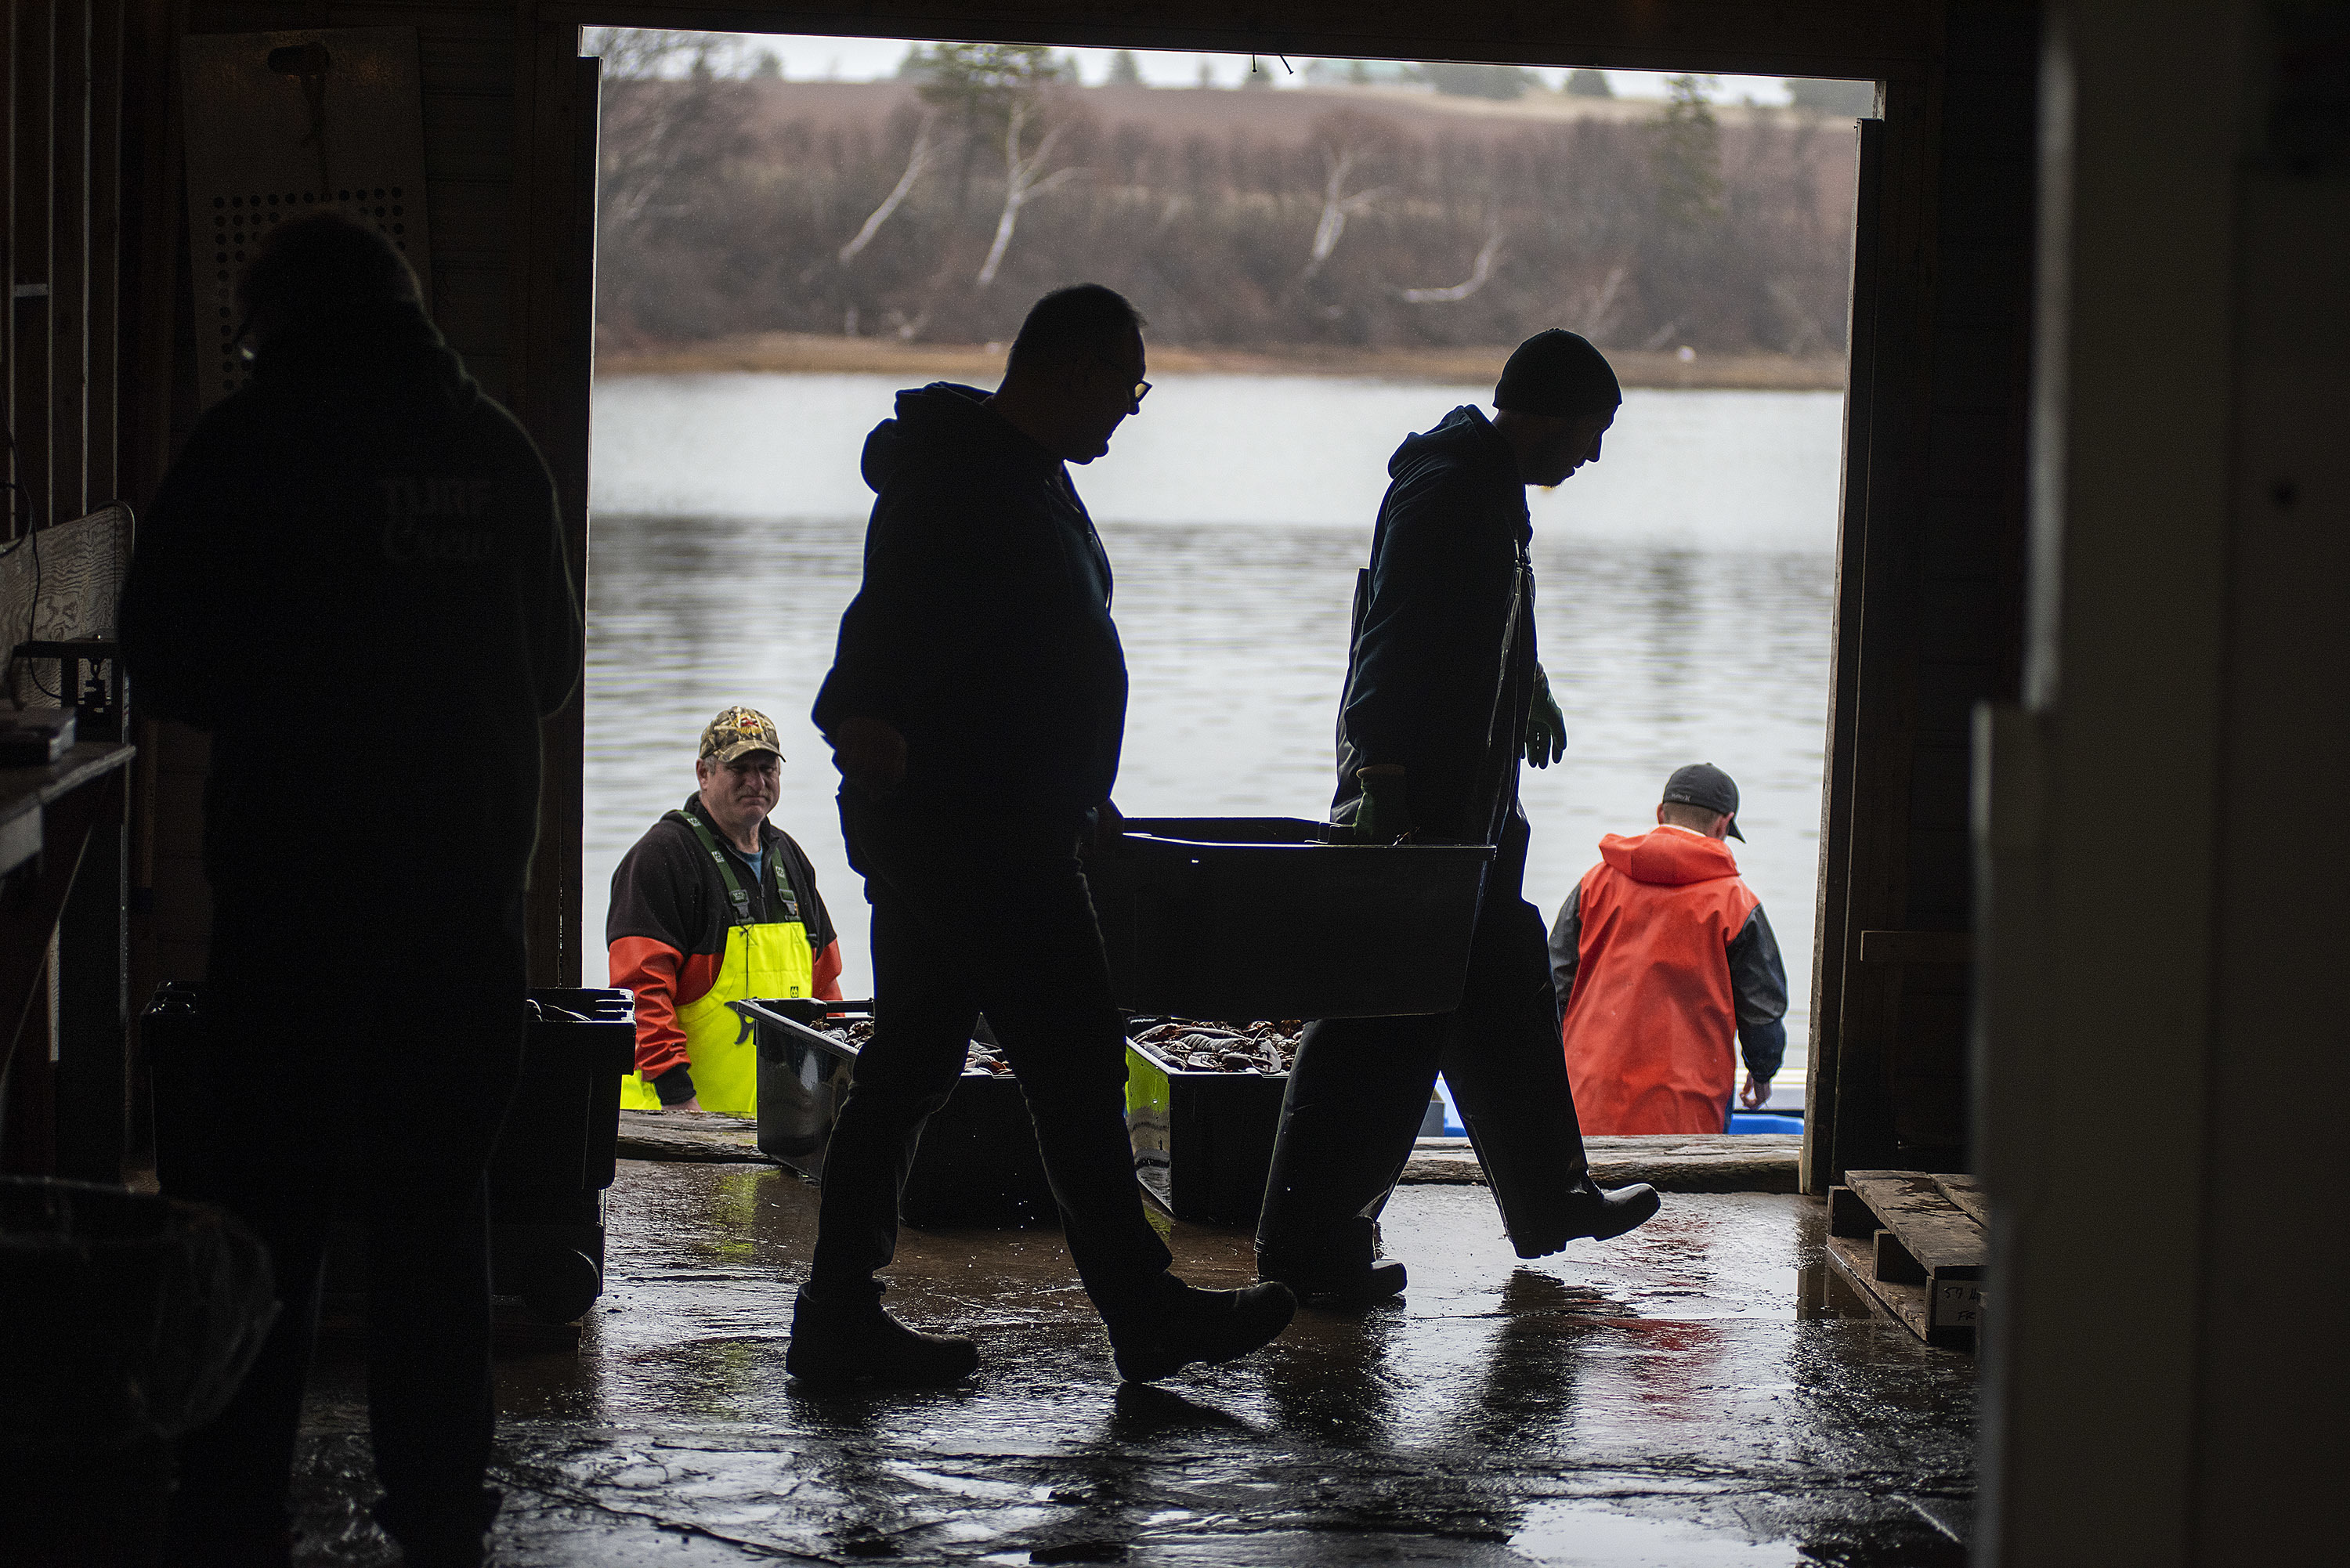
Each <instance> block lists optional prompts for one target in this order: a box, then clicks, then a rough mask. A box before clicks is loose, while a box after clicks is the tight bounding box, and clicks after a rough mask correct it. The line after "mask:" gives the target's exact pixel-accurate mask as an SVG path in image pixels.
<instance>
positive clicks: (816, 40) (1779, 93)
mask: <svg viewBox="0 0 2350 1568" xmlns="http://www.w3.org/2000/svg"><path fill="white" fill-rule="evenodd" d="M733 37H734V38H736V39H737V40H739V42H740V46H741V47H742V48H743V51H744V54H745V56H746V57H747V56H748V55H751V54H754V53H755V52H756V51H758V50H760V49H772V50H773V51H775V54H776V55H777V56H779V57H781V58H782V60H783V63H784V75H785V77H787V78H790V79H792V80H794V81H872V80H875V79H877V78H883V77H889V76H894V75H896V74H897V70H898V65H899V61H901V60H903V59H904V58H905V57H906V51H907V49H908V48H909V47H912V46H910V45H909V44H907V43H906V42H905V40H903V39H900V38H828V37H814V36H796V35H790V34H759V33H740V34H735V35H733ZM1062 52H1063V53H1064V54H1065V55H1071V56H1075V57H1076V60H1077V67H1078V70H1079V71H1080V72H1081V73H1082V74H1083V76H1084V78H1085V80H1086V82H1087V85H1092V84H1095V83H1098V82H1100V81H1101V80H1103V79H1104V78H1106V77H1107V76H1108V75H1109V61H1110V56H1111V54H1112V53H1113V51H1111V50H1108V49H1067V50H1064V51H1062ZM1134 57H1135V60H1136V62H1137V63H1138V64H1139V65H1140V67H1142V79H1143V80H1144V81H1146V82H1149V84H1150V85H1151V86H1153V87H1197V86H1198V85H1199V84H1200V71H1201V67H1202V66H1204V67H1206V68H1207V70H1208V73H1209V75H1210V77H1211V78H1212V79H1213V80H1214V82H1215V84H1216V85H1217V86H1218V87H1237V86H1239V85H1240V80H1241V78H1242V76H1243V74H1244V73H1245V72H1246V71H1247V70H1248V68H1249V59H1250V57H1248V56H1247V55H1201V54H1192V53H1189V52H1182V53H1177V52H1170V51H1161V50H1155V49H1137V50H1135V51H1134ZM1257 59H1258V62H1259V63H1260V64H1261V65H1262V66H1263V67H1264V68H1265V69H1266V70H1267V71H1268V72H1269V73H1270V74H1271V75H1272V77H1273V85H1274V87H1276V88H1285V87H1296V86H1300V85H1302V84H1303V81H1304V78H1303V77H1302V76H1298V75H1294V74H1292V73H1291V72H1290V71H1285V70H1284V69H1283V68H1282V63H1281V61H1280V60H1278V59H1276V58H1274V57H1272V56H1270V55H1262V56H1258V57H1257ZM1289 64H1290V66H1292V67H1295V69H1296V70H1298V71H1303V70H1304V69H1305V58H1304V57H1302V56H1294V57H1291V59H1290V61H1289ZM1538 69H1540V74H1541V75H1542V77H1543V78H1544V80H1545V81H1547V82H1549V83H1550V85H1551V86H1553V87H1556V86H1558V85H1559V83H1560V81H1561V80H1562V79H1564V78H1565V75H1566V73H1565V71H1564V70H1559V69H1548V68H1540V67H1538ZM1607 79H1608V82H1609V83H1610V84H1611V85H1612V86H1613V87H1614V88H1615V89H1616V93H1617V97H1619V98H1662V97H1663V96H1664V94H1665V88H1664V82H1665V78H1664V74H1663V73H1662V72H1659V71H1609V72H1608V73H1607ZM1715 79H1716V81H1718V82H1719V83H1720V86H1719V88H1717V89H1716V90H1715V91H1714V92H1713V93H1712V94H1711V95H1710V96H1711V97H1712V98H1713V99H1714V100H1715V101H1716V102H1720V103H1736V102H1739V101H1741V100H1742V99H1748V98H1752V99H1753V100H1754V101H1755V102H1757V103H1784V102H1786V101H1787V88H1786V85H1785V83H1784V82H1783V81H1782V80H1781V78H1777V77H1719V78H1715Z"/></svg>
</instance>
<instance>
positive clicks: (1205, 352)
mask: <svg viewBox="0 0 2350 1568" xmlns="http://www.w3.org/2000/svg"><path fill="white" fill-rule="evenodd" d="M1003 353H1004V350H1003V345H1001V344H949V343H902V342H898V341H896V340H894V339H889V338H875V337H825V336H822V335H819V334H815V333H802V332H764V333H755V334H748V335H744V336H741V337H723V338H714V339H712V340H710V341H707V342H702V343H672V344H648V345H641V346H632V347H629V348H611V347H605V348H598V350H597V353H596V374H597V376H598V378H606V377H609V378H614V379H618V378H620V377H624V376H690V375H710V374H725V373H737V374H740V373H750V374H768V375H835V376H844V375H882V376H902V377H905V378H907V379H910V380H911V379H915V378H921V379H941V378H945V379H963V380H970V381H988V382H993V380H994V379H996V378H997V377H1000V376H1001V375H1002V374H1003ZM1509 353H1510V350H1509V348H1507V347H1502V348H1337V347H1330V346H1325V345H1302V346H1298V347H1294V348H1281V349H1278V350H1273V351H1251V350H1246V349H1236V348H1178V347H1173V346H1169V345H1159V344H1154V345H1152V347H1151V349H1150V372H1151V374H1152V375H1154V376H1186V375H1191V376H1203V375H1210V376H1218V375H1220V376H1329V377H1355V378H1362V379H1378V380H1391V381H1434V382H1442V383H1447V384H1453V385H1473V384H1475V383H1477V382H1481V381H1489V380H1492V379H1493V378H1494V377H1495V376H1497V375H1498V374H1500V372H1501V368H1502V362H1503V360H1504V359H1506V358H1509ZM1607 359H1608V363H1610V364H1611V365H1613V366H1614V367H1615V368H1616V374H1617V379H1619V380H1621V381H1622V382H1623V384H1624V385H1625V386H1627V387H1630V388H1637V389H1644V390H1688V391H1696V390H1713V391H1788V392H1840V391H1842V390H1844V372H1845V358H1844V356H1843V355H1841V354H1835V355H1807V356H1797V355H1792V354H1721V355H1714V354H1697V355H1695V356H1693V357H1691V358H1686V359H1685V358H1681V357H1680V356H1679V354H1678V353H1676V352H1673V351H1671V350H1655V351H1651V350H1643V349H1632V348H1611V349H1609V350H1607Z"/></svg>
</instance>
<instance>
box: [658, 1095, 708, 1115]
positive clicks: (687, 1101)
mask: <svg viewBox="0 0 2350 1568" xmlns="http://www.w3.org/2000/svg"><path fill="white" fill-rule="evenodd" d="M661 1109H663V1110H665V1111H694V1112H699V1111H700V1110H701V1109H702V1096H700V1095H688V1096H686V1097H685V1098H684V1099H681V1100H680V1101H678V1103H677V1104H675V1105H673V1106H662V1107H661Z"/></svg>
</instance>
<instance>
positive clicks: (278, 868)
mask: <svg viewBox="0 0 2350 1568" xmlns="http://www.w3.org/2000/svg"><path fill="white" fill-rule="evenodd" d="M238 299H239V303H240V305H241V306H242V307H243V310H244V317H245V321H244V332H243V336H244V341H245V342H246V343H247V344H250V345H252V346H253V347H254V373H253V379H252V380H251V382H250V383H249V384H247V385H246V386H244V387H243V388H240V389H238V390H236V391H235V392H234V393H232V394H231V395H230V396H229V397H227V398H226V399H224V400H223V401H222V402H221V403H220V404H219V405H218V406H216V407H215V408H213V410H211V411H210V412H208V413H207V414H205V416H204V417H203V420H202V421H199V422H198V424H197V426H196V428H195V431H194V433H193V434H192V435H191V436H190V438H189V440H188V444H187V448H186V450H185V451H184V452H182V454H181V457H180V460H179V462H177V463H176V464H174V465H173V467H172V472H171V473H170V474H169V476H168V477H167V478H166V479H165V480H164V483H163V486H162V489H161V493H159V494H158V496H157V498H156V501H155V504H154V507H153V509H152V511H151V513H150V514H149V515H148V517H147V519H146V521H145V523H144V524H143V525H142V526H141V527H140V535H139V546H138V554H137V556H136V558H135V559H134V560H133V562H132V564H131V569H130V582H129V584H128V586H127V587H126V588H125V591H124V595H123V605H122V619H121V626H122V651H123V660H124V663H125V665H126V666H127V668H128V669H129V670H130V672H131V674H132V676H133V678H134V680H135V681H136V683H137V684H136V689H137V691H138V692H139V696H140V701H141V703H142V705H144V706H145V707H146V708H147V709H148V710H149V711H151V712H154V713H157V714H159V715H161V716H164V717H168V718H173V719H179V720H182V721H184V722H187V723H190V724H192V725H194V726H195V727H196V728H198V729H201V730H204V731H208V732H210V733H211V736H212V770H211V775H210V777H209V779H208V780H207V782H206V784H205V793H204V811H205V823H204V867H205V872H206V875H207V876H208V877H209V878H210V880H211V883H212V893H213V929H212V949H211V961H210V972H209V974H208V976H207V978H206V981H205V984H204V991H203V1012H204V1018H205V1023H206V1029H205V1034H206V1046H205V1049H206V1051H207V1053H208V1061H207V1063H206V1064H205V1065H206V1068H207V1072H206V1076H207V1078H208V1080H209V1083H210V1085H211V1087H212V1089H213V1098H214V1099H215V1100H216V1104H215V1105H214V1106H212V1107H211V1112H210V1114H211V1115H212V1116H213V1124H214V1125H213V1127H211V1128H210V1129H209V1131H210V1136H209V1137H208V1138H207V1140H206V1141H207V1143H208V1145H209V1147H210V1150H211V1153H210V1157H209V1158H208V1159H207V1161H206V1162H205V1164H206V1166H207V1167H208V1169H207V1173H206V1175H205V1176H204V1178H203V1179H202V1181H201V1182H200V1183H199V1185H201V1186H202V1187H203V1190H202V1191H192V1192H187V1193H185V1194H184V1195H185V1196H192V1197H200V1198H206V1199H213V1200H216V1201H218V1202H221V1203H223V1204H224V1205H225V1206H226V1207H228V1208H229V1209H231V1210H234V1212H235V1213H236V1214H237V1215H238V1216H239V1217H241V1218H242V1219H243V1220H245V1222H246V1223H247V1224H249V1225H251V1226H252V1227H253V1228H254V1230H255V1231H257V1232H258V1233H259V1234H260V1235H261V1237H262V1238H263V1240H264V1241H266V1242H267V1243H268V1245H269V1249H270V1253H271V1257H272V1261H273V1262H274V1264H275V1266H276V1275H277V1286H278V1293H279V1299H280V1301H281V1303H282V1305H283V1311H282V1313H281V1314H280V1315H279V1317H278V1319H277V1322H276V1326H275V1328H274V1329H273V1330H272V1331H271V1334H270V1337H269V1340H268V1343H267V1345H266V1347H265V1349H264V1351H263V1352H262V1355H261V1358H260V1360H259V1361H258V1362H257V1363H256V1364H255V1366H254V1368H253V1371H252V1373H251V1375H250V1376H248V1377H247V1378H246V1379H245V1382H244V1386H243V1387H242V1388H241V1389H240V1390H239V1391H238V1393H237V1396H236V1398H235V1400H234V1403H233V1404H232V1405H231V1406H230V1407H229V1409H228V1410H227V1411H226V1412H225V1413H224V1415H222V1416H221V1417H220V1418H219V1419H218V1420H216V1421H215V1422H213V1424H212V1425H211V1426H210V1427H209V1428H205V1429H203V1430H202V1431H199V1432H196V1433H193V1434H192V1435H191V1436H190V1437H188V1438H186V1439H185V1440H184V1441H183V1442H182V1445H181V1452H180V1487H179V1491H178V1493H177V1495H176V1497H175V1499H174V1501H173V1516H172V1537H173V1541H172V1558H171V1561H172V1562H173V1563H175V1564H213V1563H237V1564H268V1563H286V1562H287V1561H288V1560H289V1552H290V1537H289V1533H288V1514H287V1509H286V1487H287V1479H288V1470H289V1466H290V1463H291V1458H292V1453H293V1449H294V1440H295V1434H296V1427H297V1425H298V1422H299V1419H300V1415H301V1407H302V1386H303V1380H304V1376H305V1374H306V1370H307V1364H308V1362H309V1358H310V1350H311V1342H312V1339H313V1337H314V1334H315V1332H316V1328H317V1308H318V1288H319V1278H320V1272H321V1267H320V1265H321V1257H322V1251H323V1249H324V1245H325V1242H326V1237H327V1231H328V1223H329V1221H330V1220H332V1219H333V1218H335V1217H336V1215H337V1214H338V1212H339V1213H341V1214H343V1215H346V1216H348V1217H349V1218H351V1219H353V1220H357V1221H358V1222H359V1223H360V1224H361V1225H363V1226H364V1227H365V1229H366V1231H367V1240H368V1260H369V1281H368V1285H369V1307H368V1336H369V1340H368V1390H369V1416H370V1419H371V1423H372V1427H373V1431H374V1438H375V1457H376V1469H377V1473H378V1475H379V1476H380V1478H381V1480H382V1482H383V1487H384V1496H383V1501H382V1502H381V1503H380V1505H379V1506H378V1508H377V1511H376V1516H377V1518H378V1519H379V1520H380V1521H381V1522H382V1524H383V1526H384V1528H385V1530H386V1531H387V1532H390V1535H391V1536H392V1538H393V1539H394V1540H395V1541H397V1542H399V1543H400V1546H401V1547H402V1548H403V1549H404V1551H405V1553H406V1560H407V1562H408V1563H411V1564H414V1565H419V1568H422V1565H426V1564H434V1565H437V1564H467V1565H470V1564H473V1563H479V1562H481V1561H482V1560H483V1554H484V1534H485V1532H486V1531H487V1529H488V1527H489V1524H490V1521H491V1519H492V1517H493V1516H494V1513H495V1512H496V1510H497V1503H498V1498H497V1494H496V1493H495V1492H494V1491H492V1490H487V1489H486V1488H484V1485H483V1476H484V1468H485V1466H486V1465H487V1462H488V1459H489V1452H490V1440H491V1429H492V1422H493V1407H492V1388H491V1380H490V1307H489V1296H490V1289H489V1286H490V1282H489V1241H488V1235H489V1229H488V1227H489V1219H488V1210H487V1199H486V1194H485V1188H484V1170H485V1168H486V1166H487V1162H488V1158H489V1155H490V1150H491V1146H492V1144H493V1143H494V1140H495V1137H496V1135H497V1131H498V1126H499V1123H500V1121H501V1119H502V1118H503V1117H504V1114H505V1106H506V1102H507V1099H508V1097H509V1096H510V1095H511V1093H512V1092H513V1089H514V1086H515V1079H516V1076H517V1075H518V1073H519V1070H520V1064H521V1054H522V1027H523V992H524V982H525V976H524V959H523V940H524V937H523V895H524V885H525V877H526V875H527V872H528V869H529V867H530V860H531V852H532V849H533V847H534V844H535V841H536V836H537V830H538V791H539V722H540V720H541V718H542V717H543V716H544V715H546V714H548V713H551V712H553V711H555V710H556V709H557V708H558V707H560V706H561V705H562V704H563V702H564V701H565V700H566V699H567V697H568V696H569V695H570V692H571V691H572V688H573V686H574V685H575V683H576V682H577V679H578V673H579V664H580V650H581V634H580V622H579V610H578V603H577V596H576V595H575V593H574V590H573V585H572V579H571V573H570V568H569V566H568V564H567V561H566V559H565V555H564V545H563V536H562V530H561V526H560V524H559V522H558V519H557V516H556V504H555V490H554V485H553V483H552V482H551V481H550V480H549V478H548V475H547V472H546V465H545V464H544V463H542V462H540V461H539V457H538V453H537V452H536V449H534V448H533V446H532V445H531V442H530V440H529V438H528V437H527V436H525V434H524V433H523V431H522V429H521V427H520V426H518V425H517V424H515V421H514V420H513V418H512V417H511V416H509V415H508V414H507V413H506V411H505V410H504V409H502V408H500V407H499V406H498V405H497V404H496V403H494V402H493V401H492V400H489V399H488V398H486V397H484V395H483V394H482V392H481V390H480V389H479V388H478V387H476V386H475V385H474V384H473V379H472V378H470V377H469V376H467V375H466V373H465V370H464V367H463V365H462V364H461V363H460V362H459V360H458V358H457V356H456V355H455V354H454V353H452V352H451V350H450V349H449V348H448V346H447V345H446V344H444V343H443V342H442V340H441V335H440V334H439V333H438V332H437V331H435V330H434V329H433V327H432V322H431V321H430V320H428V319H427V318H426V317H425V315H424V312H423V309H422V308H421V306H420V305H419V303H418V290H417V286H416V279H415V277H414V275H413V274H411V272H410V271H409V267H408V264H407V262H406V261H405V260H404V259H403V258H402V257H401V256H400V254H399V252H398V251H397V250H395V249H394V248H393V247H392V246H391V244H390V242H388V241H387V240H385V239H384V238H383V237H382V236H381V235H380V234H377V233H376V232H374V231H373V230H371V229H368V228H364V227H361V226H360V225H359V224H356V223H350V222H348V220H345V219H342V218H339V217H327V216H320V217H312V218H307V219H303V220H301V221H299V222H296V223H287V224H286V226H285V227H283V228H282V229H279V230H277V231H276V232H274V233H273V234H270V236H269V238H268V240H267V241H266V242H265V244H263V246H262V247H261V251H260V254H259V255H258V256H257V257H256V258H255V261H254V262H253V264H252V265H251V266H250V267H249V268H248V269H247V270H246V272H245V275H244V278H243V279H242V280H241V281H240V283H239V285H238ZM162 1114H163V1115H166V1116H171V1115H180V1116H187V1115H189V1114H190V1107H186V1106H181V1107H164V1108H163V1109H162Z"/></svg>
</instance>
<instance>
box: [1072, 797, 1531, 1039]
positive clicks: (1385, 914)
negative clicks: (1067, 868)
mask: <svg viewBox="0 0 2350 1568" xmlns="http://www.w3.org/2000/svg"><path fill="white" fill-rule="evenodd" d="M1328 831H1329V829H1328V827H1327V826H1326V825H1325V824H1322V823H1318V822H1305V821H1303V820H1300V819H1298V818H1295V817H1284V816H1227V817H1213V816H1211V817H1151V818H1141V817H1130V818H1128V820H1127V824H1126V831H1125V833H1124V835H1123V836H1122V837H1121V838H1120V840H1119V844H1118V853H1116V854H1113V855H1107V856H1102V857H1097V858H1096V859H1095V860H1094V862H1093V863H1092V864H1091V865H1090V866H1089V867H1087V875H1088V877H1089V878H1090V880H1091V882H1092V884H1093V888H1094V903H1095V908H1096V909H1097V911H1098V912H1099V914H1100V917H1101V924H1102V938H1103V940H1104V941H1105V943H1107V947H1108V949H1109V961H1110V974H1111V978H1112V981H1113V984H1114V985H1115V987H1116V990H1117V992H1118V1004H1119V1005H1120V1006H1122V1007H1126V1008H1129V1009H1131V1010H1132V1011H1134V1012H1149V1013H1172V1014H1175V1015H1177V1016H1180V1017H1185V1018H1381V1017H1387V1016H1390V1015H1393V1014H1398V1013H1412V1012H1449V1011H1451V1009H1452V1008H1453V1007H1455V1006H1457V1005H1459V1003H1460V1001H1461V985H1462V982H1463V981H1464V980H1465V979H1466V978H1467V975H1468V970H1469V936H1470V931H1471V928H1472V927H1473V926H1474V925H1475V923H1476V918H1477V895H1478V892H1479V889H1480V888H1481V887H1482V884H1483V880H1484V876H1485V867H1487V866H1488V865H1489V864H1491V863H1492V858H1493V851H1492V848H1491V847H1490V846H1482V845H1403V846H1397V847H1381V846H1373V845H1355V844H1330V843H1326V842H1324V835H1325V834H1326V833H1327V832H1328Z"/></svg>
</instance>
